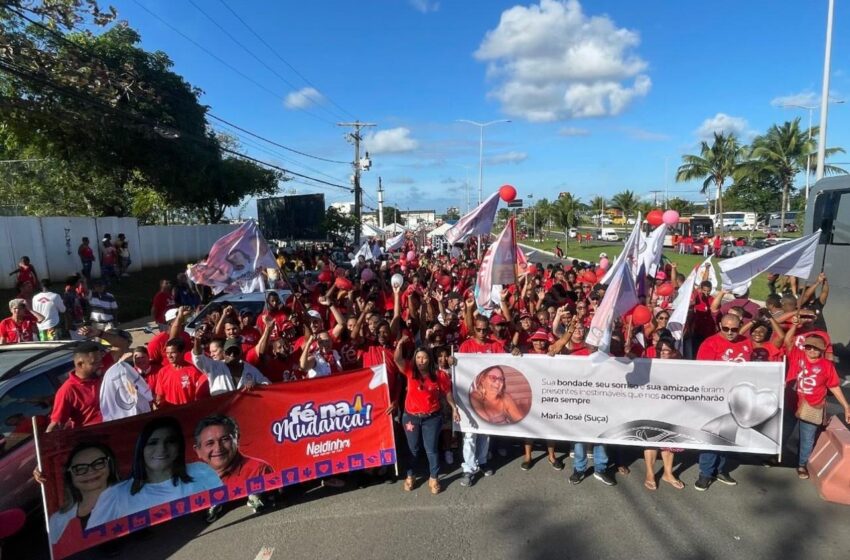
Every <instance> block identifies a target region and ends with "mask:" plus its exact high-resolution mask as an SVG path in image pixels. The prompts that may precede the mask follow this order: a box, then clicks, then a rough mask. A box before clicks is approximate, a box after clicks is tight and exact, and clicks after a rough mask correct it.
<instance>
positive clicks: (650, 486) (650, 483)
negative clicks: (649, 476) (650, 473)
mask: <svg viewBox="0 0 850 560" xmlns="http://www.w3.org/2000/svg"><path fill="white" fill-rule="evenodd" d="M643 485H644V487H645V488H646V489H647V490H657V489H658V485H657V484H655V481H654V480H644V481H643Z"/></svg>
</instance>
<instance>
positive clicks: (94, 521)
mask: <svg viewBox="0 0 850 560" xmlns="http://www.w3.org/2000/svg"><path fill="white" fill-rule="evenodd" d="M388 408H389V393H388V391H387V381H386V372H385V368H384V366H383V365H381V366H376V367H374V368H367V369H362V370H357V371H353V372H346V373H342V374H339V375H333V376H330V377H324V378H319V379H311V380H305V381H298V382H293V383H280V384H273V385H270V386H265V387H262V388H259V389H256V390H254V391H238V392H232V393H227V394H224V395H219V396H217V397H212V398H209V399H206V400H204V401H200V402H196V403H192V404H189V405H185V406H181V407H173V408H167V409H164V410H158V411H155V412H151V413H148V414H143V415H140V416H134V417H131V418H125V419H121V420H116V421H114V422H108V423H105V424H98V425H94V426H88V427H85V428H80V429H75V430H64V431H54V432H50V433H45V434H40V435H39V449H40V452H41V460H42V471H43V473H44V475H45V477H46V478H47V483H46V484H45V485H44V491H45V499H46V502H47V513H48V527H49V530H48V532H49V537H50V543H51V547H52V550H53V556H54V558H55V559H60V558H65V557H66V556H69V555H71V554H74V553H76V552H79V551H81V550H85V549H87V548H90V547H92V546H95V545H97V544H100V543H102V542H105V541H108V540H111V539H114V538H117V537H120V536H122V535H126V534H128V533H131V532H133V531H138V530H140V529H144V528H146V527H150V526H152V525H157V524H159V523H164V522H166V521H168V520H170V519H174V518H176V517H180V516H182V515H186V514H189V513H192V512H196V511H200V510H205V509H207V508H209V507H211V506H213V505H218V504H222V503H225V502H228V501H231V500H240V499H243V500H244V499H247V497H248V495H249V494H260V493H263V492H267V491H269V490H274V489H276V488H281V487H284V486H289V485H293V484H299V483H302V482H306V481H309V480H313V479H317V478H322V477H326V476H331V475H338V474H342V473H347V472H351V471H357V470H361V469H367V468H373V467H381V466H385V465H393V464H395V462H396V451H395V444H394V440H393V426H392V418H391V417H390V416H388V415H387V414H386V410H387V409H388Z"/></svg>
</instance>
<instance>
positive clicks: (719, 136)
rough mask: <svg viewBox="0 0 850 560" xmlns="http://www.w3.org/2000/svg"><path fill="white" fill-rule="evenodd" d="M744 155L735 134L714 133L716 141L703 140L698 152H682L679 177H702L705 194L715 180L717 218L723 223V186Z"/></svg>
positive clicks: (688, 179) (732, 174) (684, 179)
mask: <svg viewBox="0 0 850 560" xmlns="http://www.w3.org/2000/svg"><path fill="white" fill-rule="evenodd" d="M742 158H743V149H742V147H741V146H740V144H739V143H738V139H737V138H736V137H735V135H734V134H724V133H722V132H715V133H714V141H713V142H712V143H711V145H709V144H708V142H702V143H701V144H700V153H699V155H690V154H689V155H684V156H682V165H680V166H679V169H678V170H677V171H676V181H679V182H684V181H693V180H696V179H702V180H703V183H702V187H701V188H700V192H701V193H703V194H705V193H706V192H707V191H708V189H709V188H710V187H711V185H712V184H713V185H714V186H715V187H716V188H717V216H718V217H717V218H715V221H718V223H720V226H721V230H722V227H723V222H722V216H723V187H724V186H725V183H726V180H727V179H730V178H732V177H733V176H734V175H735V173H736V172H737V171H738V168H739V166H740V164H741V160H742Z"/></svg>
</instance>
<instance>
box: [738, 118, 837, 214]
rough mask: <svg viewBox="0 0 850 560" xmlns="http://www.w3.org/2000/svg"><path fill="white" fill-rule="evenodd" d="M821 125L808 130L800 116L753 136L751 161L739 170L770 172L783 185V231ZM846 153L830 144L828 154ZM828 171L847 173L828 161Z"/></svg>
mask: <svg viewBox="0 0 850 560" xmlns="http://www.w3.org/2000/svg"><path fill="white" fill-rule="evenodd" d="M817 135H818V127H812V130H811V134H809V131H808V130H805V129H801V128H800V119H799V117H798V118H796V119H794V120H793V121H786V122H785V123H784V124H782V125H781V126H780V125H773V126H771V127H770V128H769V129H768V131H767V133H766V134H764V135H762V136H757V137H756V138H755V139H754V140H753V145H752V152H751V153H750V157H751V161H749V162H747V163H746V164H744V165H743V166H742V167H741V169H740V172H739V175H740V176H742V177H752V176H753V175H760V174H767V175H770V176H772V177H773V178H774V180H775V181H777V182H778V183H779V185H780V186H781V187H782V206H781V208H780V219H779V222H780V223H779V231H785V211H786V210H788V196H789V193H790V190H791V189H792V188H793V183H794V178H795V177H796V176H797V175H798V174H800V173H801V172H805V171H806V165H807V160H810V158H811V157H812V156H813V155H814V153H815V151H816V150H817ZM839 152H841V153H843V152H844V150H842V149H841V148H827V149H826V154H827V155H832V154H835V153H839ZM824 172H825V173H827V174H830V175H835V174H839V173H846V171H844V170H843V169H841V168H840V167H836V166H834V165H825V166H824Z"/></svg>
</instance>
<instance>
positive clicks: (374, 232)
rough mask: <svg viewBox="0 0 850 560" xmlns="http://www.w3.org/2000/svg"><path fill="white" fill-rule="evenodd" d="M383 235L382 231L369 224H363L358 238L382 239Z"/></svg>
mask: <svg viewBox="0 0 850 560" xmlns="http://www.w3.org/2000/svg"><path fill="white" fill-rule="evenodd" d="M384 235H386V234H385V232H384V230H382V229H381V228H379V227H377V226H373V225H371V224H366V223H364V224H363V226H362V227H361V228H360V237H383V236H384Z"/></svg>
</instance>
